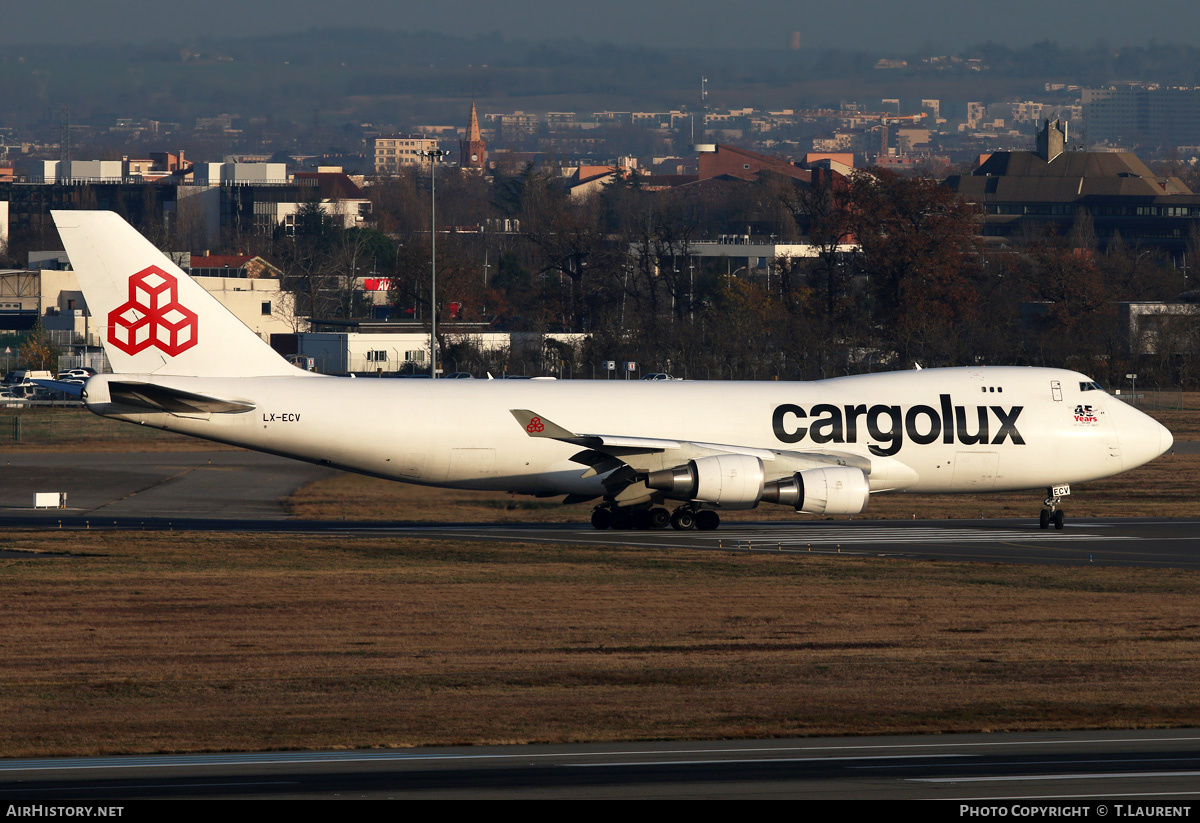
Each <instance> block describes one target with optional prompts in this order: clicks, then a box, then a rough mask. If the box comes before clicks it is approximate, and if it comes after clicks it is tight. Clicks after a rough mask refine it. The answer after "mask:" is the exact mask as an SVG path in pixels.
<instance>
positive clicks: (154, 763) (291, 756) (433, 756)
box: [0, 735, 1200, 772]
mask: <svg viewBox="0 0 1200 823" xmlns="http://www.w3.org/2000/svg"><path fill="white" fill-rule="evenodd" d="M1197 741H1200V736H1195V735H1163V736H1159V735H1130V736H1127V737H1100V738H1096V739H1092V740H1088V739H1086V736H1085V737H1084V739H1083V740H1076V739H1066V738H1059V739H1051V740H985V741H979V742H971V741H963V740H955V741H946V742H925V741H913V742H904V743H855V744H850V745H835V744H826V745H820V744H818V745H807V746H752V747H725V748H707V747H706V748H695V749H661V750H660V749H644V750H636V749H632V750H631V749H620V750H604V749H585V750H583V751H566V752H539V751H529V750H521V751H512V752H511V753H509V752H501V753H494V754H485V753H478V752H471V753H461V754H460V753H457V752H404V751H348V752H248V753H243V754H192V755H130V756H125V757H75V758H61V759H23V760H7V761H0V772H14V771H55V770H63V769H105V768H122V769H137V768H158V767H165V766H204V765H208V766H223V765H238V764H280V763H329V762H339V761H341V762H355V761H371V760H385V761H386V760H401V761H403V760H411V761H437V760H451V761H453V760H512V759H545V758H555V757H559V758H564V759H573V758H580V757H639V756H646V757H661V756H664V755H672V756H675V757H679V756H681V755H712V754H720V755H731V754H740V755H746V754H760V753H761V754H780V753H784V752H843V751H850V752H854V751H883V752H887V751H890V750H896V749H909V750H913V749H924V750H938V749H993V748H1011V747H1013V746H1030V747H1042V746H1071V745H1076V744H1077V743H1080V742H1086V743H1088V744H1090V745H1098V744H1109V743H1116V744H1131V743H1143V744H1145V743H1152V744H1156V745H1159V744H1162V743H1194V742H1197ZM517 748H520V747H513V749H517ZM877 756H878V757H880V758H886V759H893V758H895V757H897V755H887V754H882V755H877ZM938 756H939V757H946V756H950V755H945V754H939V755H938Z"/></svg>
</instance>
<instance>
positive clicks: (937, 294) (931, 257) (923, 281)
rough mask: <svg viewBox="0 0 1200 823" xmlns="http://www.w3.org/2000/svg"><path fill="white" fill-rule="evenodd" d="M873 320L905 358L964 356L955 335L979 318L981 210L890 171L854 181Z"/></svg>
mask: <svg viewBox="0 0 1200 823" xmlns="http://www.w3.org/2000/svg"><path fill="white" fill-rule="evenodd" d="M849 194H850V199H851V203H852V204H853V210H854V220H853V223H852V225H853V227H854V234H855V235H856V236H857V237H858V241H859V244H860V245H861V248H862V253H861V256H860V257H859V259H858V261H857V262H858V267H859V270H860V271H861V272H862V273H863V274H865V275H866V277H867V282H868V288H869V292H870V295H871V299H872V317H873V319H874V322H875V324H876V327H877V329H878V331H879V335H880V337H881V339H882V341H884V342H885V343H887V344H889V345H891V346H893V347H894V348H895V350H896V352H897V354H899V355H900V358H901V360H902V361H904V362H910V361H912V360H915V359H918V358H920V359H924V360H926V362H928V361H929V360H930V359H934V360H936V361H943V360H959V359H961V358H962V357H963V352H961V351H960V350H959V347H958V345H957V338H956V332H957V330H958V329H959V328H960V327H961V326H963V325H964V324H966V323H969V322H970V321H971V320H972V318H973V317H974V316H975V310H976V304H977V292H976V291H975V289H974V288H973V287H972V281H973V279H974V278H975V277H976V275H977V272H978V259H979V258H978V255H977V254H976V249H975V222H976V215H975V214H974V213H973V212H972V210H971V208H970V207H969V206H968V205H966V204H965V203H963V202H962V201H960V200H959V199H958V198H957V196H956V195H955V194H954V192H953V191H951V190H950V189H948V188H946V187H945V186H942V185H940V184H939V183H937V182H936V181H934V180H929V179H926V178H921V177H901V176H900V175H898V174H896V173H894V172H891V171H888V170H885V169H874V170H872V171H871V172H870V173H866V172H859V173H857V174H855V175H854V176H853V177H852V178H851V181H850V190H849Z"/></svg>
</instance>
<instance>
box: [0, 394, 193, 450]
mask: <svg viewBox="0 0 1200 823" xmlns="http://www.w3.org/2000/svg"><path fill="white" fill-rule="evenodd" d="M177 439H178V435H174V434H170V433H168V432H163V431H159V430H158V429H151V428H147V427H145V426H131V425H130V424H128V423H122V422H120V421H118V420H109V419H107V418H104V417H97V416H96V415H94V414H92V413H91V412H89V411H88V410H87V409H84V408H82V407H81V406H80V405H79V402H78V401H74V402H72V403H68V404H66V406H64V405H61V404H58V403H54V404H51V403H50V402H49V401H39V402H37V403H29V404H25V407H24V408H20V409H4V410H3V411H0V443H20V444H22V445H45V446H48V445H61V446H82V445H100V444H106V445H108V444H129V445H137V444H144V443H150V442H153V441H165V440H177Z"/></svg>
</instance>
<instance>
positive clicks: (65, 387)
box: [29, 378, 83, 397]
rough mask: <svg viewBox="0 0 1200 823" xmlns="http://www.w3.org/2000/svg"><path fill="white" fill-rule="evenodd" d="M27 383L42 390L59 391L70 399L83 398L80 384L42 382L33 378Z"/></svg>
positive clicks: (58, 381) (55, 381)
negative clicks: (70, 397) (69, 396)
mask: <svg viewBox="0 0 1200 823" xmlns="http://www.w3.org/2000/svg"><path fill="white" fill-rule="evenodd" d="M29 382H31V383H34V384H36V385H38V386H41V387H42V388H44V389H50V390H51V391H60V392H62V393H63V394H69V395H71V396H72V397H83V384H82V383H68V382H67V381H65V380H44V379H40V378H34V379H33V380H30V381H29Z"/></svg>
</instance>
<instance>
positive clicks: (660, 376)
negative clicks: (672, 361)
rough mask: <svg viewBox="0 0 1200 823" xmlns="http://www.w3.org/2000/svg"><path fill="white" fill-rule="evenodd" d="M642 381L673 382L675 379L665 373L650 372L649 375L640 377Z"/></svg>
mask: <svg viewBox="0 0 1200 823" xmlns="http://www.w3.org/2000/svg"><path fill="white" fill-rule="evenodd" d="M642 379H643V380H674V379H675V378H674V377H672V376H671V375H669V374H667V373H666V372H665V371H652V372H650V373H649V374H644V375H642Z"/></svg>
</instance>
